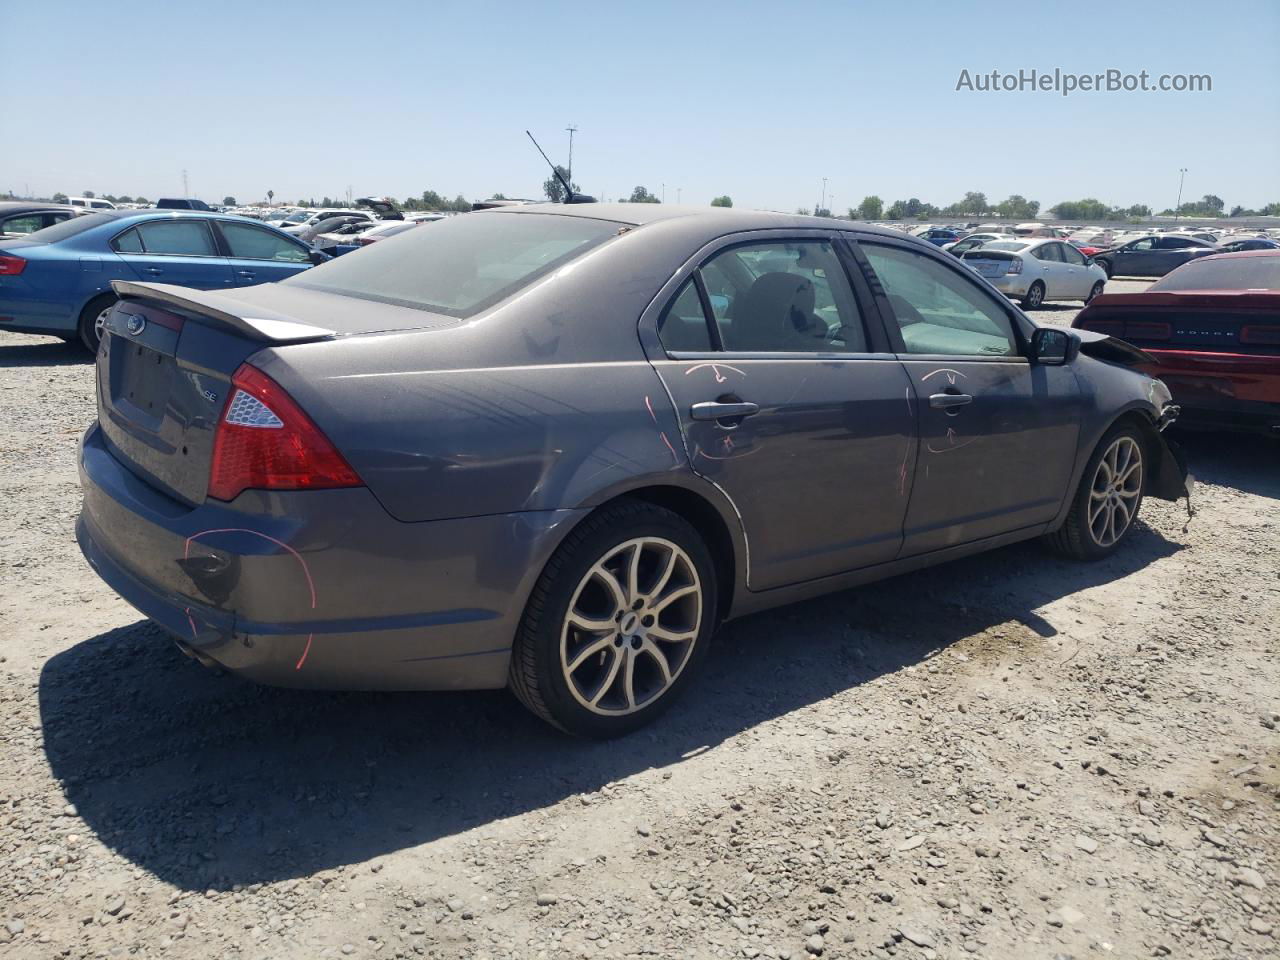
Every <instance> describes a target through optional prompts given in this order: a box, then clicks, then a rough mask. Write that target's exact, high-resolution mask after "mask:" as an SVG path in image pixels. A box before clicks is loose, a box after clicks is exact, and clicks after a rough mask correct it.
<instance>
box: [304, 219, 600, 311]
mask: <svg viewBox="0 0 1280 960" xmlns="http://www.w3.org/2000/svg"><path fill="white" fill-rule="evenodd" d="M619 229H621V225H620V224H617V223H612V222H609V221H605V220H593V219H590V218H588V217H572V216H562V215H556V214H512V213H499V212H492V213H468V214H465V215H462V216H457V217H450V218H448V219H447V220H443V221H441V222H439V223H437V224H434V225H433V226H432V227H431V228H430V229H429V230H413V231H410V232H409V233H407V234H405V235H404V236H403V237H401V238H400V239H399V240H397V241H396V242H395V243H375V244H372V245H370V246H369V247H366V248H365V249H364V250H362V251H361V252H360V255H359V256H358V257H356V256H347V257H338V258H337V259H335V260H331V261H329V262H328V263H324V264H321V265H320V266H319V267H315V268H313V269H311V270H307V271H305V272H303V273H301V274H299V275H297V276H296V277H290V278H289V279H288V280H284V281H281V282H282V283H287V284H296V285H297V286H300V287H307V288H309V289H313V290H323V291H325V292H327V293H336V294H340V295H342V296H347V297H358V298H360V299H363V300H376V301H379V302H381V303H394V304H398V305H401V306H406V307H415V308H417V309H420V310H431V311H434V312H436V313H443V314H446V315H448V316H451V317H470V316H472V315H474V314H476V313H479V312H480V311H481V310H485V309H487V308H489V307H491V306H493V305H494V304H495V303H498V302H499V301H501V300H504V299H506V298H507V297H509V296H511V295H512V294H513V293H515V292H516V291H518V290H521V289H523V288H524V287H527V286H528V285H529V284H531V283H533V282H534V281H535V280H537V279H538V278H539V277H542V276H545V275H546V274H548V273H550V272H551V271H553V270H555V269H556V268H558V267H560V266H563V265H564V264H566V263H568V262H569V261H571V260H574V259H576V258H577V257H580V256H582V255H583V254H584V253H586V252H587V251H588V250H590V249H592V248H593V247H595V246H597V245H599V244H601V243H603V242H604V241H605V240H607V239H609V238H610V237H612V236H615V235H616V234H617V233H618V231H619Z"/></svg>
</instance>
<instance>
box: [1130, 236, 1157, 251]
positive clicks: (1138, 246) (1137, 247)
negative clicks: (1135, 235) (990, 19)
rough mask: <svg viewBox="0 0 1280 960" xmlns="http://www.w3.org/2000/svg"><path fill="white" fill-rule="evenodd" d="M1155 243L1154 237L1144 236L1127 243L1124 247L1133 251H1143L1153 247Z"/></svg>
mask: <svg viewBox="0 0 1280 960" xmlns="http://www.w3.org/2000/svg"><path fill="white" fill-rule="evenodd" d="M1155 245H1156V239H1155V237H1144V238H1143V239H1142V240H1135V241H1133V243H1131V244H1129V246H1128V247H1127V248H1126V249H1128V250H1131V251H1133V252H1134V253H1145V252H1146V251H1147V250H1152V249H1154V248H1155Z"/></svg>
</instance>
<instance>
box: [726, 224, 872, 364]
mask: <svg viewBox="0 0 1280 960" xmlns="http://www.w3.org/2000/svg"><path fill="white" fill-rule="evenodd" d="M701 274H702V278H703V282H704V283H705V284H706V288H707V294H708V299H709V300H710V301H711V307H712V310H713V311H714V312H715V319H716V323H717V325H718V326H719V329H720V338H721V341H722V342H723V344H724V349H725V350H728V351H738V352H744V353H866V352H867V339H866V331H865V329H864V328H863V325H862V316H861V314H860V313H859V311H858V306H857V303H856V301H855V300H854V298H853V291H852V290H851V289H850V287H849V278H848V277H847V276H845V273H844V267H843V265H842V264H841V263H840V259H839V257H837V256H836V252H835V250H834V249H833V248H832V246H831V244H830V243H828V242H827V241H825V240H797V241H793V242H778V243H758V244H748V245H744V246H739V247H730V248H729V249H727V250H724V251H721V252H720V253H717V254H716V255H715V256H714V257H712V258H711V260H710V261H708V262H707V263H706V264H705V265H703V267H702V268H701Z"/></svg>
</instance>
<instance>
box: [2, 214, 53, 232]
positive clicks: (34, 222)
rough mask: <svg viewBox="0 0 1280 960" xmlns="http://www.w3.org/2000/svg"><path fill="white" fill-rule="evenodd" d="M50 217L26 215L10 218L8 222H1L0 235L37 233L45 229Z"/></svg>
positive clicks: (45, 215)
mask: <svg viewBox="0 0 1280 960" xmlns="http://www.w3.org/2000/svg"><path fill="white" fill-rule="evenodd" d="M48 216H49V215H48V214H44V213H25V214H23V215H22V216H20V217H10V218H9V219H8V220H4V221H0V233H12V234H28V233H35V232H36V231H37V230H43V229H44V227H45V225H46V224H45V218H46V217H48Z"/></svg>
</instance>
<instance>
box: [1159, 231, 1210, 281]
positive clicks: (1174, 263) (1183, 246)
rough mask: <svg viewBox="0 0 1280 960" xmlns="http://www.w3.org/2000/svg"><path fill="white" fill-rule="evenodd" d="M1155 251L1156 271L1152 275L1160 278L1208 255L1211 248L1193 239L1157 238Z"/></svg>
mask: <svg viewBox="0 0 1280 960" xmlns="http://www.w3.org/2000/svg"><path fill="white" fill-rule="evenodd" d="M1155 249H1156V253H1155V265H1156V270H1155V271H1153V273H1154V275H1156V276H1161V277H1162V276H1164V275H1165V274H1166V273H1168V272H1169V271H1170V270H1172V269H1174V268H1175V267H1180V266H1182V265H1183V264H1184V263H1186V262H1187V261H1188V260H1191V259H1194V258H1195V257H1197V256H1202V255H1203V254H1205V253H1208V252H1209V250H1210V249H1211V248H1210V246H1209V244H1207V243H1205V242H1204V241H1202V240H1197V239H1196V238H1195V237H1158V238H1157V239H1156V246H1155Z"/></svg>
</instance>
